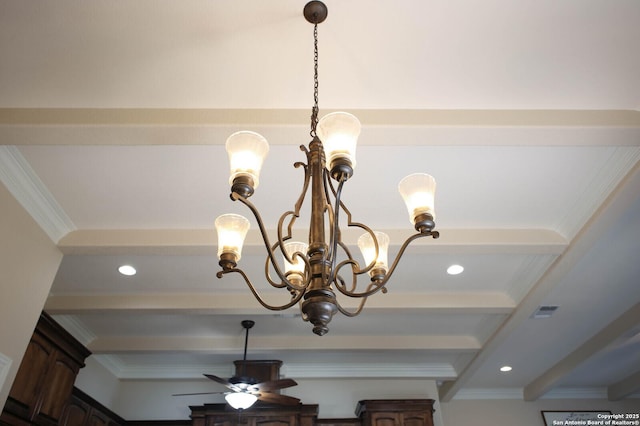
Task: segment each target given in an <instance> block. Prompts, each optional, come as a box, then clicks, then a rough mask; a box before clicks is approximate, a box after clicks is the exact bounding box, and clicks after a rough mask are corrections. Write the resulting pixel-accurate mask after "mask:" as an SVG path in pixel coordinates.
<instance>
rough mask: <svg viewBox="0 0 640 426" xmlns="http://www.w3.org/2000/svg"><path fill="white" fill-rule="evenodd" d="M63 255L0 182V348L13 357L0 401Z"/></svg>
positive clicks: (1, 384) (11, 378)
mask: <svg viewBox="0 0 640 426" xmlns="http://www.w3.org/2000/svg"><path fill="white" fill-rule="evenodd" d="M61 260H62V253H60V251H59V250H58V249H57V247H56V245H55V244H54V243H53V242H52V241H51V240H50V239H49V237H48V236H47V235H46V234H45V233H44V231H42V229H41V228H40V227H39V226H38V225H37V224H36V222H35V221H34V220H33V219H32V218H31V216H30V215H29V214H28V213H27V212H26V211H25V210H24V209H23V208H22V206H20V204H19V203H18V202H17V201H16V200H15V198H13V196H12V195H11V194H10V193H9V191H8V190H7V189H6V187H5V186H4V185H3V184H2V183H0V271H1V273H0V354H2V355H4V356H5V357H6V358H8V359H10V360H11V362H10V366H9V367H8V369H7V370H6V371H5V373H6V376H5V379H4V381H3V383H0V406H4V403H5V401H6V399H7V395H8V394H9V390H10V389H11V384H12V383H13V379H14V378H15V375H16V372H17V371H18V367H19V366H20V361H21V360H22V356H23V354H24V351H25V349H26V347H27V344H28V343H29V339H30V338H31V335H32V333H33V329H34V328H35V325H36V322H37V321H38V317H39V316H40V312H41V311H42V308H43V307H44V303H45V300H46V298H47V295H48V294H49V289H50V288H51V283H52V282H53V278H54V276H55V274H56V272H57V270H58V266H59V265H60V261H61ZM0 358H2V357H0ZM0 368H1V367H0ZM0 379H2V373H1V372H0Z"/></svg>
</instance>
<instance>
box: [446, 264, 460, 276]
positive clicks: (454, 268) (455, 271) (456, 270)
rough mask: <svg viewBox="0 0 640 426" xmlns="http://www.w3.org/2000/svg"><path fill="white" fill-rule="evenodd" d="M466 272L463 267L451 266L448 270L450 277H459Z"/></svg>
mask: <svg viewBox="0 0 640 426" xmlns="http://www.w3.org/2000/svg"><path fill="white" fill-rule="evenodd" d="M462 271H464V267H463V266H462V265H451V266H449V267H448V268H447V274H449V275H458V274H461V273H462Z"/></svg>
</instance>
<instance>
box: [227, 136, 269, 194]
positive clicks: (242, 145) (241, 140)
mask: <svg viewBox="0 0 640 426" xmlns="http://www.w3.org/2000/svg"><path fill="white" fill-rule="evenodd" d="M225 147H226V149H227V154H228V155H229V167H230V171H231V176H230V177H229V184H231V185H233V181H234V180H235V179H236V178H238V177H249V178H251V180H252V183H251V186H252V187H253V188H257V187H258V182H259V178H260V169H261V168H262V163H263V161H264V159H265V158H266V157H267V154H268V153H269V143H268V142H267V140H266V139H265V138H264V137H263V136H262V135H260V134H258V133H255V132H249V131H241V132H236V133H234V134H232V135H231V136H229V137H228V138H227V143H226V144H225Z"/></svg>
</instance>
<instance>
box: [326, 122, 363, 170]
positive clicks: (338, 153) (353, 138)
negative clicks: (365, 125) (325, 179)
mask: <svg viewBox="0 0 640 426" xmlns="http://www.w3.org/2000/svg"><path fill="white" fill-rule="evenodd" d="M360 128H361V125H360V121H359V120H358V119H357V118H356V117H355V116H354V115H351V114H349V113H347V112H332V113H331V114H327V115H325V116H324V117H322V118H321V119H320V121H319V122H318V126H317V133H318V137H319V138H320V140H321V141H322V146H323V147H324V152H325V155H326V157H327V158H326V161H327V164H326V166H327V170H332V169H333V167H334V166H335V163H336V161H344V160H348V162H349V163H350V165H351V168H355V167H356V144H357V143H358V136H360Z"/></svg>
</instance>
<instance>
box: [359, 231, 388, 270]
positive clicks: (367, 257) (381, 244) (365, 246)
mask: <svg viewBox="0 0 640 426" xmlns="http://www.w3.org/2000/svg"><path fill="white" fill-rule="evenodd" d="M374 234H375V236H376V240H378V257H377V258H376V245H375V242H374V240H373V237H372V236H371V234H369V233H368V232H367V233H365V234H362V235H361V236H360V238H358V247H360V251H361V252H362V257H364V262H365V263H366V264H367V265H370V264H371V263H372V262H375V265H374V266H373V268H372V269H371V271H370V272H369V273H370V274H371V275H373V274H374V273H377V271H376V269H383V270H384V272H385V273H386V272H387V271H388V270H389V236H388V235H387V234H385V233H384V232H377V231H376V232H374Z"/></svg>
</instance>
